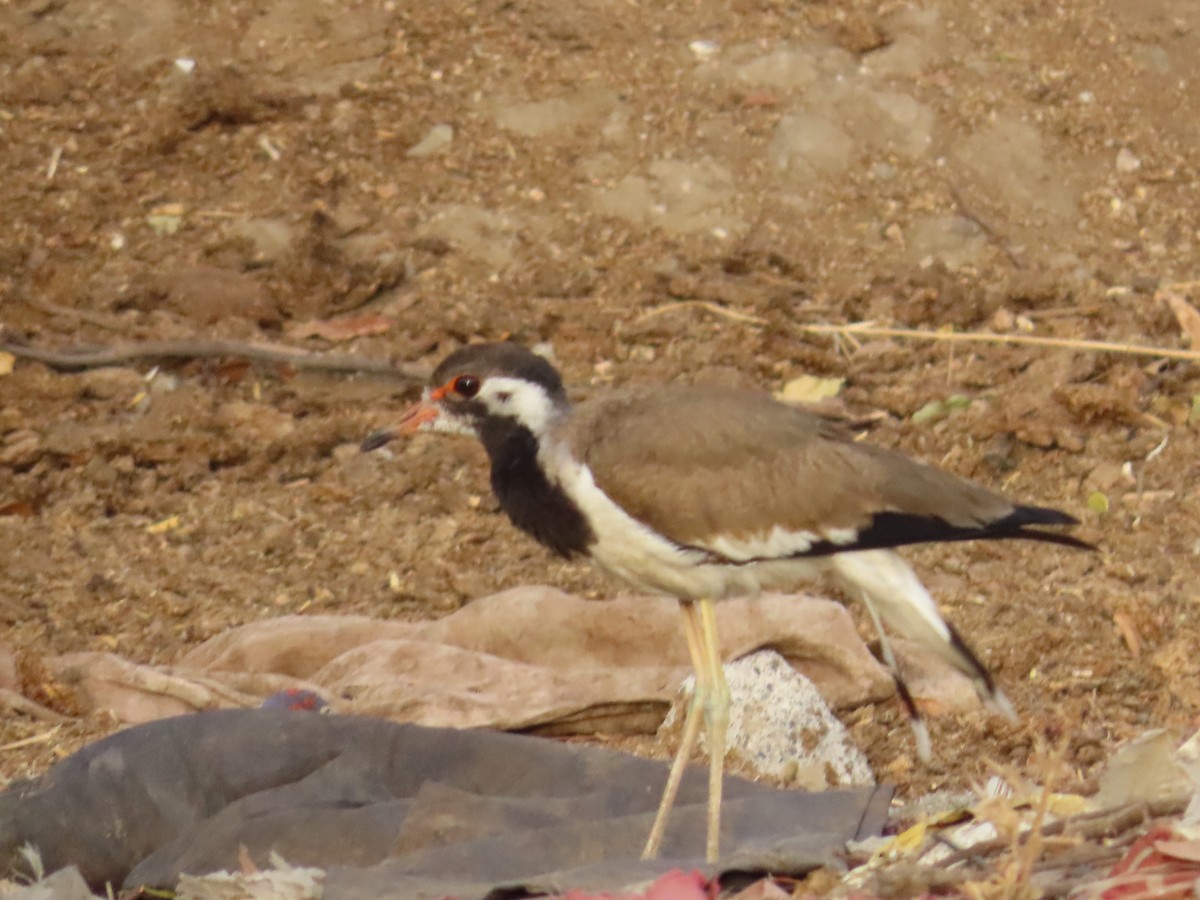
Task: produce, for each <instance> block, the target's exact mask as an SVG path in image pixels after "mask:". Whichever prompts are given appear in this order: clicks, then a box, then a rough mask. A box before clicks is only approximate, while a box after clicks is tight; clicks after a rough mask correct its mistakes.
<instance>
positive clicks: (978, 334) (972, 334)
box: [798, 322, 1200, 362]
mask: <svg viewBox="0 0 1200 900" xmlns="http://www.w3.org/2000/svg"><path fill="white" fill-rule="evenodd" d="M798 327H799V329H800V331H803V332H804V333H806V334H831V335H834V336H835V337H849V336H851V335H859V336H862V335H865V336H867V337H893V338H907V339H911V340H918V341H945V342H948V343H962V344H1015V345H1019V346H1027V347H1055V348H1058V349H1062V350H1092V351H1096V352H1099V353H1121V354H1125V355H1128V356H1155V357H1160V358H1166V359H1183V360H1189V361H1191V362H1200V350H1177V349H1174V348H1170V347H1147V346H1144V345H1142V344H1125V343H1119V342H1114V341H1087V340H1079V339H1075V338H1049V337H1037V336H1035V335H1031V334H995V333H994V332H990V331H922V330H920V329H917V328H886V327H883V326H880V325H874V324H872V323H871V322H855V323H853V324H850V325H800V326H798Z"/></svg>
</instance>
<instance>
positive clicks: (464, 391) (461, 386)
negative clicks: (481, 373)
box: [454, 375, 479, 400]
mask: <svg viewBox="0 0 1200 900" xmlns="http://www.w3.org/2000/svg"><path fill="white" fill-rule="evenodd" d="M454 393H456V394H458V396H460V397H466V398H467V399H468V400H470V399H471V398H472V397H474V396H475V395H476V394H478V393H479V379H478V378H476V377H475V376H474V375H459V376H458V377H457V378H455V379H454Z"/></svg>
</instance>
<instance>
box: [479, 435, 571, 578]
mask: <svg viewBox="0 0 1200 900" xmlns="http://www.w3.org/2000/svg"><path fill="white" fill-rule="evenodd" d="M480 438H481V439H482V440H483V446H484V448H485V449H486V450H487V454H488V459H490V460H491V463H492V490H493V491H495V493H496V498H497V499H498V500H499V501H500V506H501V508H502V509H503V510H504V511H505V513H507V514H508V517H509V518H510V519H512V522H513V524H514V525H516V526H517V527H518V528H520V529H521V530H522V531H524V532H526V533H528V534H530V535H532V536H533V537H534V538H535V539H536V540H537V541H538V543H540V544H543V545H545V546H546V547H549V548H550V549H551V550H553V551H554V552H555V553H557V554H558V555H559V556H564V557H567V558H568V559H569V558H570V557H572V556H575V555H576V554H580V555H585V554H586V553H587V551H588V547H589V546H590V545H591V544H592V542H593V541H594V540H595V535H594V534H593V532H592V528H591V526H590V525H589V524H588V521H587V519H585V518H584V516H583V513H582V512H581V511H580V509H579V507H578V506H576V505H575V503H574V501H572V500H571V498H570V497H568V496H567V495H566V493H565V492H564V491H563V489H562V488H561V487H559V486H558V485H557V484H553V483H551V482H550V480H549V479H548V478H547V477H546V473H545V472H543V471H542V468H541V466H540V465H538V458H537V453H538V443H537V439H536V438H535V437H534V436H533V433H532V432H530V431H529V429H528V428H525V427H524V426H523V425H518V424H517V423H516V422H514V421H513V420H511V419H503V418H491V419H487V420H485V421H484V423H483V427H482V428H481V434H480Z"/></svg>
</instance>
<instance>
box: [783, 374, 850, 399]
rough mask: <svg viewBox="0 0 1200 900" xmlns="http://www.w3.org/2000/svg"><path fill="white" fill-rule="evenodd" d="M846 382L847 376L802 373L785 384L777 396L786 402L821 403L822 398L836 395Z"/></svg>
mask: <svg viewBox="0 0 1200 900" xmlns="http://www.w3.org/2000/svg"><path fill="white" fill-rule="evenodd" d="M845 383H846V379H845V378H818V377H817V376H816V375H801V376H800V377H799V378H793V379H792V380H791V381H789V382H788V383H787V384H785V385H784V386H783V390H781V391H780V392H779V393H778V394H776V396H777V397H778V398H779V399H780V400H783V401H784V402H785V403H820V402H821V401H822V400H828V399H829V398H830V397H836V396H837V395H838V393H839V392H840V391H841V390H842V386H843V385H844V384H845Z"/></svg>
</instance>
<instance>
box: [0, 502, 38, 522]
mask: <svg viewBox="0 0 1200 900" xmlns="http://www.w3.org/2000/svg"><path fill="white" fill-rule="evenodd" d="M36 515H37V510H36V509H34V507H33V504H32V503H30V502H29V501H28V500H14V501H13V502H12V503H5V504H4V505H3V506H0V516H17V517H19V518H22V519H32V518H33V517H34V516H36Z"/></svg>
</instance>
